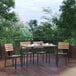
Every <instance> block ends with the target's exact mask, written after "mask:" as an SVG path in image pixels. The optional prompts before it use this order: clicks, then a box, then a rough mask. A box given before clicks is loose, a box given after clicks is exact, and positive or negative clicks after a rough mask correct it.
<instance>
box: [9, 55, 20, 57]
mask: <svg viewBox="0 0 76 76" xmlns="http://www.w3.org/2000/svg"><path fill="white" fill-rule="evenodd" d="M20 56H21V55H11V56H9V57H20Z"/></svg>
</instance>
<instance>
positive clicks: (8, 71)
mask: <svg viewBox="0 0 76 76" xmlns="http://www.w3.org/2000/svg"><path fill="white" fill-rule="evenodd" d="M10 63H11V62H10V61H9V64H10ZM0 76H76V60H73V59H70V63H69V64H68V65H65V63H64V60H63V59H61V60H60V63H59V66H58V67H56V65H55V60H53V59H51V63H50V64H48V63H47V64H46V63H42V62H41V63H39V64H38V65H37V64H32V63H29V65H28V66H26V65H25V66H23V67H22V68H21V67H20V65H18V66H17V69H15V68H14V67H12V66H10V65H9V66H8V67H6V68H5V67H4V61H3V60H0Z"/></svg>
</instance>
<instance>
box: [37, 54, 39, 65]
mask: <svg viewBox="0 0 76 76" xmlns="http://www.w3.org/2000/svg"><path fill="white" fill-rule="evenodd" d="M38 59H39V57H38V54H37V64H38V62H39V60H38Z"/></svg>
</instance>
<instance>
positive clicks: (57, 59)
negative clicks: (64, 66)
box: [56, 54, 59, 67]
mask: <svg viewBox="0 0 76 76" xmlns="http://www.w3.org/2000/svg"><path fill="white" fill-rule="evenodd" d="M58 63H59V57H58V54H56V66H57V67H58Z"/></svg>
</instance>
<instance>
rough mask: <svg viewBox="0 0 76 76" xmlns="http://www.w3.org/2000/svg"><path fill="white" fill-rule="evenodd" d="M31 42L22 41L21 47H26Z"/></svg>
mask: <svg viewBox="0 0 76 76" xmlns="http://www.w3.org/2000/svg"><path fill="white" fill-rule="evenodd" d="M30 44H31V43H30V42H20V47H21V48H23V49H24V48H26V47H27V46H28V45H30Z"/></svg>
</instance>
